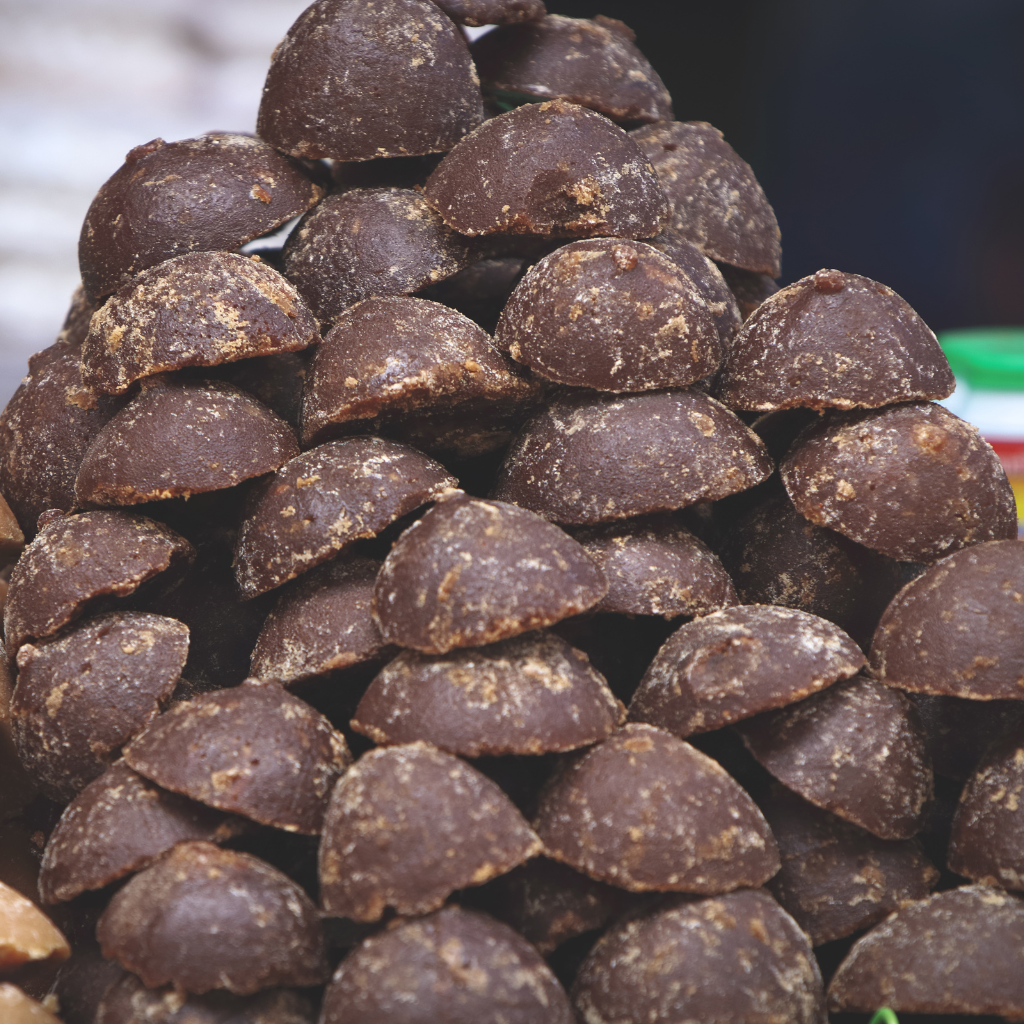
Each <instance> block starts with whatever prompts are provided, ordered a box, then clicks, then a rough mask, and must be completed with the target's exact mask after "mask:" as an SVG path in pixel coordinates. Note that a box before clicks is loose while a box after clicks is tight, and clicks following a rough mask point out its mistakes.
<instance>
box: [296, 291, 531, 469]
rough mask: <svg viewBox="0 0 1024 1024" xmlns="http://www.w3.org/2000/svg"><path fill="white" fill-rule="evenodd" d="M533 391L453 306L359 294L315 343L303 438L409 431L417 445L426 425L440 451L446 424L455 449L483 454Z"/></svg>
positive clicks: (502, 436) (503, 439)
mask: <svg viewBox="0 0 1024 1024" xmlns="http://www.w3.org/2000/svg"><path fill="white" fill-rule="evenodd" d="M539 395H540V385H539V384H538V383H536V382H534V381H531V380H529V379H527V376H526V373H525V371H523V370H521V369H520V368H518V367H517V366H516V364H515V363H513V362H512V361H511V360H510V359H508V358H507V357H506V356H504V355H502V353H501V352H499V351H498V350H497V349H496V348H495V346H494V344H493V343H492V341H491V339H490V337H489V336H488V335H487V334H486V333H485V332H484V331H483V330H482V329H481V328H480V327H478V326H477V325H476V324H475V323H473V322H472V321H471V320H469V319H468V318H467V317H465V316H463V315H462V314H461V313H458V312H456V311H455V310H453V309H449V308H448V307H447V306H442V305H440V304H439V303H436V302H429V301H427V300H425V299H414V298H399V297H390V298H375V299H367V300H366V301H364V302H360V303H359V304H358V305H356V306H353V307H352V308H350V309H348V310H346V311H345V312H344V313H343V314H342V315H341V316H340V317H339V318H338V321H337V323H336V324H335V325H334V327H333V328H332V329H331V330H330V331H329V332H328V334H327V335H326V337H325V338H324V340H323V343H322V344H321V345H320V347H319V348H318V349H317V352H316V355H315V356H314V358H313V362H312V365H311V367H310V371H309V375H308V377H307V379H306V385H305V390H304V392H303V400H302V437H303V442H304V443H305V444H306V445H310V444H319V443H321V442H323V441H326V440H329V439H330V438H331V437H336V436H338V435H339V434H346V433H364V432H367V431H370V432H373V433H383V434H387V435H388V436H393V437H397V439H398V440H404V439H405V438H406V436H409V435H411V436H409V442H408V443H410V444H413V445H414V446H416V447H423V446H424V445H423V443H422V442H423V440H424V438H423V437H421V436H420V435H423V434H424V433H425V432H426V433H427V434H428V435H429V427H430V424H431V423H434V424H435V428H436V437H435V438H434V440H435V441H436V442H437V444H438V446H439V447H440V448H441V449H442V450H443V451H444V450H447V449H450V448H451V447H452V443H451V442H448V441H446V440H445V438H444V434H445V426H446V424H447V423H448V422H449V421H455V422H456V423H461V425H462V430H463V432H464V435H465V436H464V437H463V438H462V439H461V440H456V441H455V442H454V447H455V449H456V450H457V451H458V452H459V453H460V454H465V455H477V454H484V453H486V452H488V451H492V450H494V449H495V448H498V447H501V446H502V445H503V444H506V443H508V440H509V438H510V437H511V435H512V432H513V431H514V429H515V427H516V426H518V424H519V423H520V422H521V421H522V419H523V418H525V416H526V415H527V414H528V412H529V411H530V410H531V409H533V408H534V407H535V405H536V402H537V399H538V397H539ZM427 440H428V442H429V437H428V438H427ZM418 441H419V442H420V443H419V444H417V442H418ZM428 446H429V447H430V450H431V451H434V450H435V446H434V445H429V444H428Z"/></svg>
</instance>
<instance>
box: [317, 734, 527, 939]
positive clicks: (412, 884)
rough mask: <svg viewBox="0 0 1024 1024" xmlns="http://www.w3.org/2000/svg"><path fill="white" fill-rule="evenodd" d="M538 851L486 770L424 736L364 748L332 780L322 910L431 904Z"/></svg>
mask: <svg viewBox="0 0 1024 1024" xmlns="http://www.w3.org/2000/svg"><path fill="white" fill-rule="evenodd" d="M538 853H540V841H539V840H538V839H537V837H536V835H534V833H533V832H532V831H531V830H530V827H529V826H528V825H527V823H526V821H525V820H524V819H523V817H522V815H521V814H520V813H519V812H518V811H517V810H516V808H515V805H514V804H513V803H512V801H511V800H510V799H509V798H508V797H507V796H506V795H505V794H504V793H503V792H502V791H501V790H500V789H499V788H498V786H497V785H496V784H495V783H493V782H492V781H491V780H490V779H488V778H487V776H485V775H483V774H482V773H481V772H478V771H477V770H476V769H475V768H471V767H470V766H469V765H468V764H466V763H465V762H464V761H460V760H459V759H458V758H457V757H453V756H452V755H451V754H445V753H442V752H441V751H440V750H437V749H435V748H434V747H432V746H430V745H429V744H427V743H409V744H406V745H403V746H397V747H384V748H378V749H376V750H371V751H369V752H368V753H366V754H364V755H363V756H362V757H361V758H360V759H359V760H358V761H357V762H356V763H355V764H354V765H353V766H352V767H351V768H350V769H349V770H348V772H346V773H345V775H344V776H342V778H341V779H340V780H339V781H338V784H337V785H336V786H335V788H334V793H333V794H332V795H331V803H330V807H329V808H328V811H327V817H326V819H325V820H324V830H323V837H322V839H321V841H320V898H321V901H322V903H323V908H324V911H325V913H327V914H331V915H336V916H341V917H350V918H353V919H354V920H356V921H379V920H380V918H381V917H382V916H383V915H384V912H385V910H386V909H387V908H388V907H393V908H394V909H395V911H397V912H398V913H399V914H427V913H429V912H430V911H432V910H437V908H438V907H440V906H441V905H442V904H443V903H444V901H445V900H446V899H447V898H448V897H449V896H450V895H451V893H453V892H454V891H455V890H456V889H463V888H465V887H466V886H470V885H482V884H483V883H484V882H486V881H488V880H489V879H491V878H494V877H495V876H497V875H500V874H503V873H504V872H506V871H511V870H512V868H514V867H515V866H516V865H517V864H522V863H523V862H524V861H526V860H528V859H529V858H530V857H533V856H535V855H536V854H538Z"/></svg>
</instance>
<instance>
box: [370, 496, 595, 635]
mask: <svg viewBox="0 0 1024 1024" xmlns="http://www.w3.org/2000/svg"><path fill="white" fill-rule="evenodd" d="M607 590H608V584H607V583H606V582H605V578H604V576H603V575H602V573H601V570H600V569H598V568H597V566H596V565H595V564H594V563H593V561H592V560H591V559H590V557H589V556H588V555H587V553H586V552H585V551H584V550H583V548H582V547H581V546H580V545H579V544H577V542H576V541H574V540H573V539H572V538H571V537H570V536H569V535H568V534H567V533H565V532H564V531H562V530H560V529H559V528H558V527H557V526H554V525H553V524H551V523H548V522H546V521H545V520H543V519H541V518H540V516H536V515H534V514H533V513H532V512H527V511H526V510H525V509H520V508H516V507H515V506H514V505H506V504H505V503H504V502H500V501H486V500H484V499H482V498H470V497H469V496H468V495H465V494H461V493H460V494H456V495H453V496H452V497H450V498H447V499H446V500H444V501H441V502H439V503H438V504H436V505H435V506H434V507H433V508H432V509H430V511H428V512H427V514H426V515H425V516H423V517H422V518H421V519H419V520H418V521H417V522H415V523H413V525H412V526H410V527H409V528H408V529H407V530H406V531H405V532H404V533H403V534H402V535H401V536H400V537H399V538H398V540H397V541H396V542H395V544H394V546H393V547H392V549H391V551H390V553H389V554H388V557H387V558H386V559H385V560H384V565H383V567H382V568H381V571H380V575H379V576H378V577H377V584H376V588H375V590H374V598H373V614H374V617H375V618H376V620H377V624H378V626H379V627H380V631H381V635H382V636H383V637H384V639H385V640H386V641H388V642H389V643H397V644H400V645H401V646H402V647H412V648H414V649H415V650H417V651H422V652H423V653H424V654H444V653H446V652H447V651H450V650H451V649H452V648H453V647H476V646H479V645H481V644H489V643H494V642H495V641H496V640H504V639H506V638H507V637H510V636H516V635H517V634H519V633H525V632H528V631H529V630H531V629H542V628H544V627H546V626H550V625H552V624H553V623H555V622H558V620H559V619H564V618H568V617H569V616H570V615H576V614H578V613H579V612H582V611H585V610H586V609H587V608H591V607H593V606H594V605H595V604H597V602H598V601H600V600H601V598H602V597H603V596H604V595H605V593H606V592H607Z"/></svg>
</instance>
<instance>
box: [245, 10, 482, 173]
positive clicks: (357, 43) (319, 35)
mask: <svg viewBox="0 0 1024 1024" xmlns="http://www.w3.org/2000/svg"><path fill="white" fill-rule="evenodd" d="M481 120H483V103H482V100H481V96H480V80H479V78H478V77H477V73H476V68H475V67H474V66H473V60H472V58H471V57H470V55H469V49H468V47H467V45H466V40H465V38H464V37H463V35H462V33H461V32H460V31H459V30H458V29H457V28H456V27H455V26H454V25H453V24H452V22H451V21H450V20H449V19H448V18H447V17H445V15H444V14H443V13H442V12H441V11H440V10H439V9H438V7H437V6H436V5H435V4H432V3H427V2H426V0H375V2H374V3H371V4H366V3H350V2H348V0H316V2H315V3H313V4H310V6H309V7H307V8H306V10H305V11H303V12H302V14H300V15H299V17H298V20H297V21H296V22H295V24H294V25H292V27H291V28H290V29H289V30H288V34H287V35H286V36H285V37H284V39H283V40H282V42H281V43H280V45H279V46H278V47H277V49H276V50H275V51H274V55H273V58H272V59H271V64H270V70H269V71H268V72H267V81H266V84H265V85H264V87H263V100H262V102H261V104H260V112H259V119H258V121H257V125H256V132H257V134H258V135H259V136H260V137H261V138H263V139H266V140H267V142H269V143H270V144H271V145H272V146H274V147H275V148H276V149H280V150H282V151H283V152H285V153H288V154H290V155H291V156H296V157H305V158H307V159H311V160H318V159H321V158H323V157H331V158H332V159H334V160H370V159H373V158H375V157H386V156H421V155H423V154H425V153H443V152H445V151H446V150H449V149H451V148H452V146H454V145H455V143H457V142H458V141H459V139H461V138H462V136H463V135H465V134H466V132H468V131H470V130H471V129H472V128H475V127H476V126H477V125H478V124H479V123H480V122H481Z"/></svg>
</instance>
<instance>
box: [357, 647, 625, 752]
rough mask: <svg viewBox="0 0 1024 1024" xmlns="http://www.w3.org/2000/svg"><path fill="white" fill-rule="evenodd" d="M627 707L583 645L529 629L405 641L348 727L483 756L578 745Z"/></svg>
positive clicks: (380, 739) (599, 735) (383, 740)
mask: <svg viewBox="0 0 1024 1024" xmlns="http://www.w3.org/2000/svg"><path fill="white" fill-rule="evenodd" d="M625 715H626V709H625V708H624V707H623V706H622V705H621V704H620V703H619V702H618V701H617V700H616V699H615V697H614V696H613V695H612V692H611V690H609V689H608V684H607V683H606V682H605V681H604V679H603V678H602V676H600V675H599V674H598V673H597V672H595V671H594V669H593V668H591V666H590V661H589V659H588V658H587V656H586V655H585V654H583V653H582V652H580V651H577V650H576V649H575V648H573V647H570V646H569V644H567V643H566V642H565V641H564V640H563V639H562V638H561V637H558V636H555V635H554V634H552V633H527V634H525V635H524V636H517V637H512V638H511V639H510V640H502V641H500V642H498V643H496V644H491V645H489V646H487V647H474V648H470V649H468V650H455V651H451V652H449V653H448V654H444V655H440V656H435V655H429V654H419V653H418V652H413V651H403V652H402V653H401V654H399V655H398V657H397V658H395V660H394V661H392V662H389V663H388V665H386V666H385V667H384V669H383V670H382V671H381V672H380V674H379V675H378V676H377V678H376V679H374V681H373V682H372V683H371V684H370V688H369V689H368V690H367V691H366V693H365V694H364V696H363V699H362V701H361V702H360V704H359V707H358V708H357V709H356V713H355V718H354V719H353V722H352V727H353V728H354V729H355V730H356V731H357V732H361V733H364V734H365V735H367V736H369V737H370V738H371V739H372V740H374V742H376V743H379V744H382V745H383V744H392V743H410V742H412V741H414V740H426V741H427V742H428V743H432V744H433V745H434V746H435V747H439V748H440V749H441V750H446V751H448V752H449V753H452V754H461V755H462V756H464V757H479V756H480V755H481V754H544V753H547V752H549V751H563V750H575V749H576V748H577V747H583V746H587V745H588V744H590V743H596V742H597V741H598V740H603V739H604V738H605V737H606V736H608V735H609V734H610V733H611V732H612V730H613V729H615V727H616V726H617V725H619V724H620V722H621V721H622V720H623V719H624V718H625Z"/></svg>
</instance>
